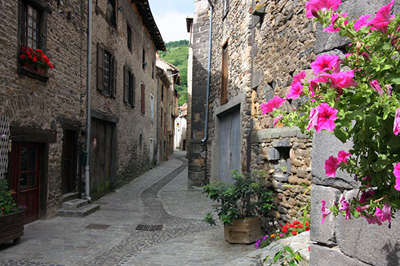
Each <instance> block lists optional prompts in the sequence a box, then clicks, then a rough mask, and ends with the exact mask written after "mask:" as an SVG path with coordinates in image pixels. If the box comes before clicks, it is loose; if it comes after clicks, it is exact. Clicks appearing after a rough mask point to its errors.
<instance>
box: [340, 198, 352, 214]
mask: <svg viewBox="0 0 400 266" xmlns="http://www.w3.org/2000/svg"><path fill="white" fill-rule="evenodd" d="M339 202H340V208H339V211H345V212H346V216H345V219H346V220H348V219H350V203H349V202H348V201H347V200H346V199H345V198H344V196H343V195H342V198H341V199H340V201H339Z"/></svg>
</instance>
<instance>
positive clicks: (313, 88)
mask: <svg viewBox="0 0 400 266" xmlns="http://www.w3.org/2000/svg"><path fill="white" fill-rule="evenodd" d="M320 82H323V83H325V82H328V79H327V78H326V77H321V76H320V77H315V78H313V79H312V80H310V81H309V85H308V90H309V91H310V92H311V96H313V97H314V96H315V92H316V91H317V89H318V88H319V83H320Z"/></svg>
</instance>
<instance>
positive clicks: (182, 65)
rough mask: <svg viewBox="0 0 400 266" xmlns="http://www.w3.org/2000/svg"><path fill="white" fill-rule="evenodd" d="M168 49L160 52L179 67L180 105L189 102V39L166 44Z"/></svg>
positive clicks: (161, 55)
mask: <svg viewBox="0 0 400 266" xmlns="http://www.w3.org/2000/svg"><path fill="white" fill-rule="evenodd" d="M166 48H167V50H166V51H165V52H164V51H161V52H160V57H161V58H162V59H163V60H165V61H167V62H168V63H170V64H173V65H174V66H176V67H177V68H178V69H179V73H180V76H181V85H176V90H177V91H178V94H179V100H178V103H179V105H180V106H181V105H183V104H184V103H186V102H187V67H188V65H187V64H188V56H189V41H187V40H181V41H175V42H169V43H167V44H166Z"/></svg>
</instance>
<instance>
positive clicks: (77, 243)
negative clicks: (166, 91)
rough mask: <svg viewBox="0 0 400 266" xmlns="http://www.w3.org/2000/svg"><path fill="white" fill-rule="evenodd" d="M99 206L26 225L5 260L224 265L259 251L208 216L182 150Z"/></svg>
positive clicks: (3, 249) (2, 254) (3, 253)
mask: <svg viewBox="0 0 400 266" xmlns="http://www.w3.org/2000/svg"><path fill="white" fill-rule="evenodd" d="M95 203H96V204H99V205H100V206H101V208H100V210H99V211H97V212H95V213H93V214H91V215H89V216H87V217H84V218H73V217H56V218H53V219H49V220H39V221H36V222H33V223H31V224H28V225H26V226H25V234H24V236H23V238H22V240H21V242H20V244H19V245H15V246H10V245H2V246H0V265H10V266H11V265H138V266H145V265H146V266H147V265H149V266H150V265H223V264H225V263H227V262H229V261H230V260H234V259H235V258H238V257H240V256H241V255H242V254H245V253H247V252H248V251H250V250H253V249H254V247H253V246H252V245H248V246H246V245H229V244H228V243H227V242H225V241H224V240H223V237H224V236H223V228H222V226H221V225H218V226H216V227H210V226H209V225H208V224H206V223H205V222H203V221H202V219H203V217H204V215H205V214H206V213H207V212H208V211H210V209H211V202H210V201H208V199H207V198H206V197H205V195H203V194H202V193H201V191H200V190H197V189H192V190H188V189H187V162H186V159H185V154H184V153H183V152H177V153H175V154H174V155H173V156H172V157H171V159H170V160H169V161H166V162H163V163H162V164H161V165H160V166H158V167H156V168H154V169H152V170H150V171H148V172H146V173H145V174H143V175H142V176H140V177H138V178H137V179H135V180H133V181H132V182H130V183H129V184H127V185H125V186H123V187H121V188H120V189H118V190H117V191H115V192H113V193H110V194H108V195H106V196H104V197H102V198H101V199H100V200H98V201H97V202H95Z"/></svg>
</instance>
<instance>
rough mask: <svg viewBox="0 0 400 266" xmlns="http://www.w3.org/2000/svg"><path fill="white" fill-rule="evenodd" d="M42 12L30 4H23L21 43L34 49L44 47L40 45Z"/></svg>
mask: <svg viewBox="0 0 400 266" xmlns="http://www.w3.org/2000/svg"><path fill="white" fill-rule="evenodd" d="M40 16H41V14H40V12H39V10H38V9H36V8H35V7H33V6H31V5H29V4H25V3H24V4H23V5H22V17H21V45H23V46H25V47H30V48H32V49H38V48H42V47H41V45H40V38H41V35H40V33H41V32H40V28H41V27H40V20H41V19H40Z"/></svg>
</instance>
